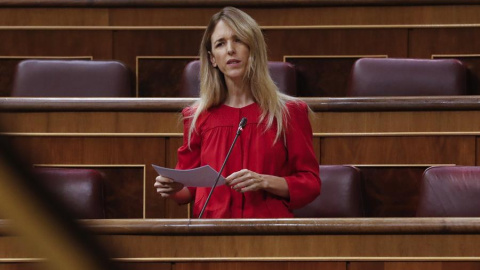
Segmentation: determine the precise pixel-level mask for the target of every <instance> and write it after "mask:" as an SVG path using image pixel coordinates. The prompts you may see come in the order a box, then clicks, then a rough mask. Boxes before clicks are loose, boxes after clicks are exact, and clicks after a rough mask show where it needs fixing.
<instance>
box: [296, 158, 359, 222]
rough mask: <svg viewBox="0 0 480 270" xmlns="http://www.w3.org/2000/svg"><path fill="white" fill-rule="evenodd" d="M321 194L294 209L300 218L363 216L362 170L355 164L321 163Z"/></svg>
mask: <svg viewBox="0 0 480 270" xmlns="http://www.w3.org/2000/svg"><path fill="white" fill-rule="evenodd" d="M320 179H321V181H322V188H321V192H320V195H319V196H318V197H317V198H316V199H315V200H314V201H313V202H311V203H310V204H308V205H307V206H305V207H303V208H301V209H296V210H294V211H293V214H294V215H295V217H298V218H315V217H317V218H323V217H325V218H326V217H363V216H364V215H365V213H364V208H363V200H362V191H361V190H362V186H361V176H360V171H359V170H358V169H357V168H356V167H354V166H346V165H320Z"/></svg>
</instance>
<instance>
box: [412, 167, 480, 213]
mask: <svg viewBox="0 0 480 270" xmlns="http://www.w3.org/2000/svg"><path fill="white" fill-rule="evenodd" d="M416 215H417V217H480V167H477V166H438V167H430V168H428V169H426V170H425V172H424V173H423V177H422V183H421V188H420V198H419V204H418V207H417V214H416Z"/></svg>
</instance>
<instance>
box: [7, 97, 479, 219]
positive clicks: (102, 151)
mask: <svg viewBox="0 0 480 270" xmlns="http://www.w3.org/2000/svg"><path fill="white" fill-rule="evenodd" d="M306 100H307V101H308V102H309V104H310V106H311V107H312V108H313V109H314V110H315V117H314V118H313V119H312V127H313V132H314V134H313V135H314V141H313V145H314V149H315V153H316V155H317V158H318V161H319V163H320V164H324V165H331V164H350V165H355V166H358V167H359V168H360V170H361V172H362V177H363V181H362V186H363V199H364V202H365V206H366V209H365V210H366V215H367V216H368V217H412V216H415V212H416V208H417V202H418V196H419V192H420V191H419V185H420V181H421V176H422V173H423V171H424V170H425V169H426V168H427V167H429V166H436V165H480V164H479V160H480V150H479V145H480V137H479V135H480V107H479V106H478V104H480V102H479V100H478V98H473V97H471V98H470V97H468V98H467V97H465V98H449V99H442V98H403V99H398V100H392V99H389V98H383V99H382V98H373V99H358V100H357V103H354V102H351V103H349V102H348V101H349V100H354V99H345V98H337V99H329V98H324V99H313V100H309V99H306ZM449 100H450V103H449ZM0 101H1V102H0V109H2V114H1V117H0V126H1V127H3V129H4V132H3V133H1V134H2V135H3V136H7V137H8V138H10V139H11V141H12V143H13V144H14V145H15V146H17V148H18V149H20V151H21V152H22V153H23V155H24V156H26V157H29V158H30V162H31V163H33V164H35V165H37V166H51V167H58V166H60V167H94V168H96V169H98V170H100V171H102V172H103V173H105V174H106V176H107V177H108V181H107V183H106V192H107V217H108V218H174V217H175V218H181V217H188V215H189V211H188V209H189V207H188V206H177V205H176V204H174V203H172V202H171V201H169V200H164V199H162V198H160V197H159V196H158V195H157V194H156V192H155V189H154V188H153V184H154V179H155V177H156V173H155V171H154V170H153V169H152V167H151V164H157V165H160V166H167V167H174V166H175V164H176V162H177V152H176V151H177V149H178V147H179V146H180V145H181V144H182V142H183V138H182V124H181V121H180V114H179V111H180V110H181V108H182V107H184V106H186V105H187V104H188V103H189V102H191V101H190V100H186V101H185V102H183V104H177V105H175V106H176V107H175V106H173V107H172V106H170V107H168V105H169V103H170V102H172V103H174V104H175V102H176V101H175V100H171V99H138V98H132V99H128V100H124V99H113V100H112V99H103V100H102V99H97V101H82V99H74V100H73V101H72V100H69V99H59V100H49V99H18V98H14V99H12V98H5V99H3V100H0ZM24 101H28V102H29V105H28V106H23V107H22V105H21V104H22V103H23V102H24ZM431 102H437V103H438V104H440V105H441V106H445V107H444V108H443V109H440V108H438V107H436V108H434V107H431V106H430V105H428V104H429V103H431ZM362 103H369V104H370V105H368V106H366V107H365V104H363V105H362ZM15 104H17V105H18V106H20V107H18V106H17V107H16V105H15ZM65 104H66V105H65ZM387 104H390V105H387ZM399 104H403V106H400V105H399ZM445 104H447V105H445ZM448 104H449V105H448ZM461 104H463V106H467V105H468V104H470V105H469V106H470V107H469V108H468V109H467V108H465V107H463V108H461V107H460V105H461ZM29 106H30V107H29ZM68 106H70V108H67V107H68ZM89 106H90V107H89ZM429 106H430V107H429ZM455 106H458V107H455ZM15 107H16V108H17V109H15ZM162 108H163V109H162ZM394 108H395V109H394ZM395 110H396V111H395Z"/></svg>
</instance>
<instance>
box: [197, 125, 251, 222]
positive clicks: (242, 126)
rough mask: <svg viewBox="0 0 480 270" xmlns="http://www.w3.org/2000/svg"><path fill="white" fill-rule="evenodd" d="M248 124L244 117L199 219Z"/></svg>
mask: <svg viewBox="0 0 480 270" xmlns="http://www.w3.org/2000/svg"><path fill="white" fill-rule="evenodd" d="M246 124H247V118H246V117H243V118H242V120H240V123H239V124H238V129H237V134H236V135H235V139H233V143H232V145H231V146H230V150H228V153H227V156H226V157H225V160H224V161H223V165H222V168H221V169H220V171H219V172H218V175H217V178H216V179H215V183H213V186H212V189H211V190H210V193H208V197H207V200H206V201H205V204H204V205H203V208H202V211H200V215H199V216H198V218H202V215H203V212H204V211H205V208H207V204H208V201H210V197H212V194H213V190H214V189H215V187H216V186H217V183H218V179H220V175H222V171H223V168H224V167H225V164H227V160H228V157H229V156H230V153H231V152H232V149H233V146H234V145H235V142H236V141H237V139H238V136H239V135H240V134H241V133H242V131H243V128H244V127H245V125H246Z"/></svg>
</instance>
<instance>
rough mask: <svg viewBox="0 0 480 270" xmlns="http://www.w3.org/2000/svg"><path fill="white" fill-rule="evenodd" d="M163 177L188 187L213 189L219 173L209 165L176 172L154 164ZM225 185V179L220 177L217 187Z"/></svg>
mask: <svg viewBox="0 0 480 270" xmlns="http://www.w3.org/2000/svg"><path fill="white" fill-rule="evenodd" d="M152 166H153V168H154V169H155V171H157V173H158V174H159V175H161V176H165V177H168V178H171V179H173V180H175V181H177V182H180V183H182V184H183V185H184V186H186V187H212V186H213V184H214V183H215V179H217V175H218V172H217V171H215V170H214V169H213V168H212V167H210V166H209V165H205V166H202V167H199V168H195V169H190V170H175V169H170V168H164V167H160V166H157V165H154V164H152ZM223 184H225V178H224V177H223V176H220V178H219V179H218V183H217V186H220V185H223Z"/></svg>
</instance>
